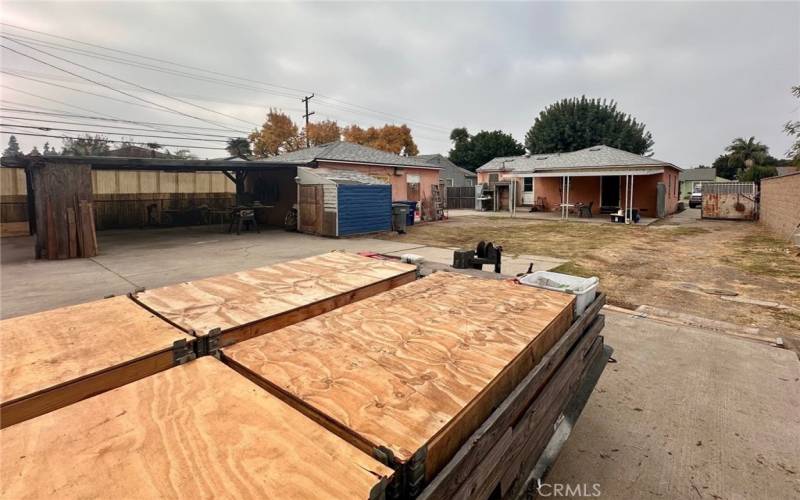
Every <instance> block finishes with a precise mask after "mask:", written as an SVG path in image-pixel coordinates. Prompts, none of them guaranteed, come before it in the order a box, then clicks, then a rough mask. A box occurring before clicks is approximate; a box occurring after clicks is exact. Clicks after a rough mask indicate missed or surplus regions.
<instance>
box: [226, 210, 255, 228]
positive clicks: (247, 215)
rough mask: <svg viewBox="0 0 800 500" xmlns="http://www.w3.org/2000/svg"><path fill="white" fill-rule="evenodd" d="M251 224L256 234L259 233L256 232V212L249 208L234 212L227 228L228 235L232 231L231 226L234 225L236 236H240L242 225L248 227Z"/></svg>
mask: <svg viewBox="0 0 800 500" xmlns="http://www.w3.org/2000/svg"><path fill="white" fill-rule="evenodd" d="M251 223H252V224H253V227H254V228H255V230H256V232H257V233H261V231H259V230H258V222H256V211H255V210H253V209H249V208H243V209H239V210H236V211H234V213H233V218H232V219H231V225H230V226H228V233H230V232H231V231H232V230H233V225H234V224H236V234H237V235H238V234H242V224H245V225H248V224H251Z"/></svg>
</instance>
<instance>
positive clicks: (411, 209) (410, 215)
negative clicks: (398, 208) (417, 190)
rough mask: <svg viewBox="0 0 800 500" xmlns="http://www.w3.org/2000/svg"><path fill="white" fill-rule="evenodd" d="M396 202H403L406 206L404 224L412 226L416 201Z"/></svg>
mask: <svg viewBox="0 0 800 500" xmlns="http://www.w3.org/2000/svg"><path fill="white" fill-rule="evenodd" d="M397 203H405V204H406V205H407V206H408V213H407V214H406V225H407V226H413V225H414V211H416V209H417V202H416V201H409V200H405V201H398V202H397Z"/></svg>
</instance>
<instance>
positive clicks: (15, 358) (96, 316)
mask: <svg viewBox="0 0 800 500" xmlns="http://www.w3.org/2000/svg"><path fill="white" fill-rule="evenodd" d="M181 339H185V340H191V339H192V337H190V336H188V335H186V334H185V333H184V332H182V331H180V330H178V329H177V328H175V327H173V326H171V325H170V324H168V323H166V322H164V321H163V320H161V319H159V318H157V317H156V316H155V315H153V314H151V313H149V312H148V311H147V310H145V309H143V308H142V307H140V306H139V305H137V304H136V303H135V302H133V301H132V300H131V299H129V298H128V297H112V298H110V299H104V300H99V301H95V302H89V303H86V304H80V305H77V306H69V307H62V308H60V309H54V310H51V311H45V312H41V313H36V314H30V315H27V316H20V317H17V318H11V319H6V320H3V321H0V377H1V378H0V379H1V380H2V384H0V398H2V401H0V402H1V403H2V404H3V405H6V404H8V403H9V402H13V401H16V400H19V399H22V398H26V397H29V396H31V395H33V394H36V393H38V392H41V391H47V390H51V389H53V388H54V387H58V386H61V385H64V384H67V383H70V382H73V381H75V380H77V379H81V378H82V377H87V376H89V375H92V374H95V373H98V372H101V371H103V370H108V369H110V368H113V367H116V366H119V365H121V364H124V363H129V362H131V361H133V360H136V359H139V358H143V357H147V356H151V355H153V354H155V353H158V352H162V351H167V350H171V349H172V346H173V343H174V342H175V341H178V340H181Z"/></svg>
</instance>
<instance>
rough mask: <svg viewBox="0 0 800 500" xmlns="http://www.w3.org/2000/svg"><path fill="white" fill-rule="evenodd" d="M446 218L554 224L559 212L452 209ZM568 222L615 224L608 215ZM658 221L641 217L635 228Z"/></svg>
mask: <svg viewBox="0 0 800 500" xmlns="http://www.w3.org/2000/svg"><path fill="white" fill-rule="evenodd" d="M447 215H448V217H450V218H452V219H455V218H457V217H475V216H479V217H504V218H512V219H532V220H542V221H550V222H556V221H560V220H562V219H561V212H528V211H527V210H525V211H523V210H518V211H517V212H516V213H514V214H511V213H509V212H481V211H479V210H469V209H452V210H448V211H447ZM568 220H569V221H570V222H586V223H587V224H615V223H614V222H611V219H610V218H609V217H608V215H595V216H594V217H592V218H586V217H578V216H577V215H570V217H569V219H568ZM657 220H658V219H656V218H654V217H642V218H641V219H639V222H638V223H637V224H636V225H637V226H649V225H650V224H652V223H654V222H656V221H657Z"/></svg>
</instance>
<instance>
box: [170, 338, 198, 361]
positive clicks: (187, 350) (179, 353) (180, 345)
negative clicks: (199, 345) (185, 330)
mask: <svg viewBox="0 0 800 500" xmlns="http://www.w3.org/2000/svg"><path fill="white" fill-rule="evenodd" d="M196 357H197V355H196V354H195V353H194V349H193V346H190V345H189V342H187V341H186V339H180V340H176V341H175V342H173V343H172V362H173V364H175V365H182V364H184V363H188V362H189V361H191V360H193V359H195V358H196Z"/></svg>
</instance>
